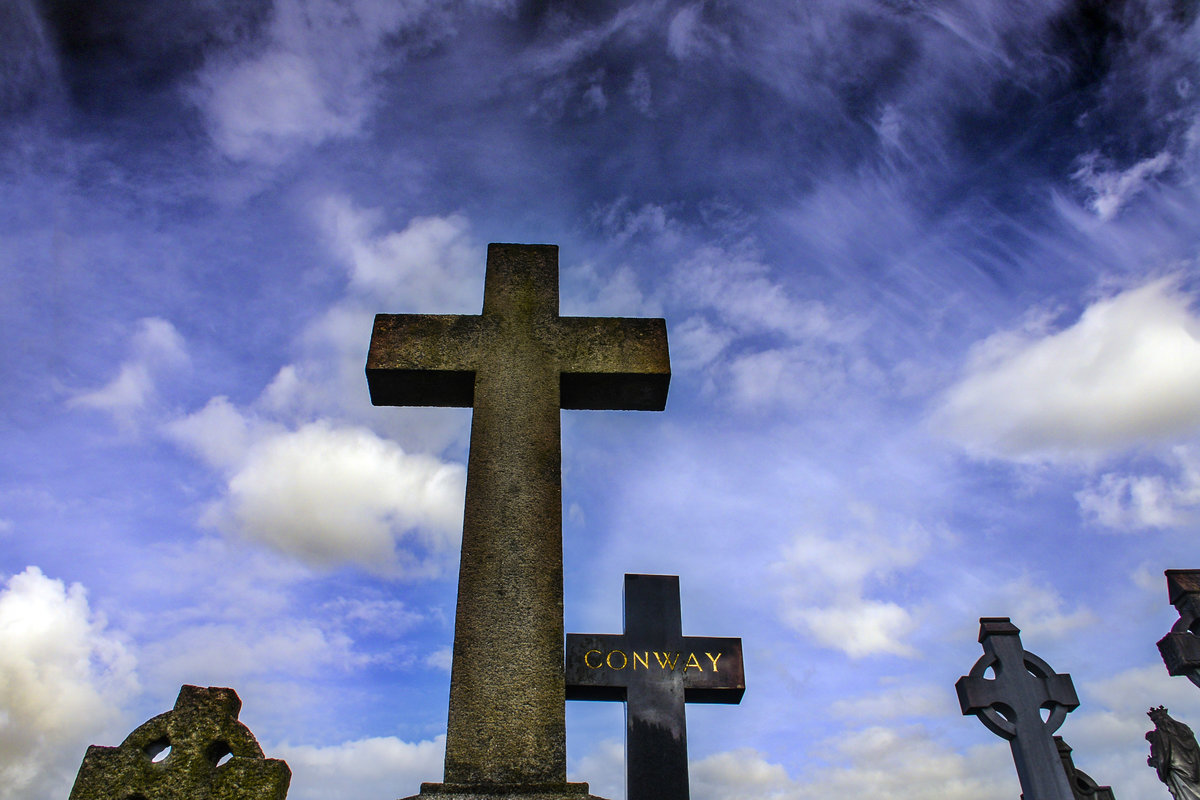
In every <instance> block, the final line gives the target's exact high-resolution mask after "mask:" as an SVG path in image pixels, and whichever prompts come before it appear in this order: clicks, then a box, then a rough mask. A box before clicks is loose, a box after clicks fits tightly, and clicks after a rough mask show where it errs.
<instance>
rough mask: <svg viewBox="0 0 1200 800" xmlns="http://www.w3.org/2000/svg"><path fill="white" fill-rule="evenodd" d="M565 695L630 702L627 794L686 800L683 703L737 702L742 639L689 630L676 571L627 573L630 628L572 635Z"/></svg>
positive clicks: (646, 799) (742, 685)
mask: <svg viewBox="0 0 1200 800" xmlns="http://www.w3.org/2000/svg"><path fill="white" fill-rule="evenodd" d="M566 664H567V699H568V700H619V701H624V703H625V797H626V800H687V798H688V795H689V789H688V759H687V725H686V721H685V719H684V704H685V703H739V702H741V700H742V695H743V694H744V693H745V691H746V678H745V672H744V669H743V666H742V640H741V639H737V638H728V637H723V638H717V637H711V636H684V635H683V622H682V616H681V614H680V607H679V578H678V576H675V575H626V576H625V632H624V633H591V634H583V633H571V634H567V661H566Z"/></svg>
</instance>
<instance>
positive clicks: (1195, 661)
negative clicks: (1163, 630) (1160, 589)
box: [1158, 569, 1200, 686]
mask: <svg viewBox="0 0 1200 800" xmlns="http://www.w3.org/2000/svg"><path fill="white" fill-rule="evenodd" d="M1166 576H1167V595H1168V596H1169V598H1170V601H1171V605H1173V606H1175V609H1176V610H1177V611H1178V612H1179V619H1178V620H1176V622H1175V624H1174V625H1173V626H1172V627H1171V632H1170V633H1168V634H1167V635H1166V636H1164V637H1163V638H1161V639H1159V640H1158V652H1159V653H1160V654H1161V655H1162V660H1163V663H1164V664H1166V665H1167V672H1168V674H1170V675H1174V676H1178V675H1185V676H1187V678H1188V680H1190V681H1191V682H1192V683H1194V684H1196V685H1197V686H1200V635H1198V634H1200V570H1196V569H1169V570H1167V571H1166Z"/></svg>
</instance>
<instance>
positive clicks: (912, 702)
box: [829, 684, 959, 721]
mask: <svg viewBox="0 0 1200 800" xmlns="http://www.w3.org/2000/svg"><path fill="white" fill-rule="evenodd" d="M829 710H830V713H831V714H833V715H834V716H837V717H846V718H849V719H854V720H868V719H869V720H873V721H878V720H886V719H901V718H913V717H937V716H942V717H947V716H949V717H953V716H955V715H957V714H958V713H959V708H958V704H957V703H956V702H955V699H954V692H953V691H950V689H949V688H948V687H946V686H934V685H931V684H920V685H900V686H893V687H889V688H888V689H885V690H883V691H880V692H875V693H873V694H868V695H864V696H861V697H855V698H850V699H842V700H835V701H833V703H832V705H830V707H829Z"/></svg>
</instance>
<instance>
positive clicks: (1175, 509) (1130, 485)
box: [1075, 445, 1200, 530]
mask: <svg viewBox="0 0 1200 800" xmlns="http://www.w3.org/2000/svg"><path fill="white" fill-rule="evenodd" d="M1167 462H1168V464H1169V465H1171V466H1173V467H1174V468H1175V470H1176V474H1175V476H1174V477H1168V476H1164V475H1133V474H1120V473H1115V472H1110V473H1106V474H1104V475H1101V476H1100V477H1099V478H1097V479H1095V480H1094V481H1092V483H1091V484H1090V485H1089V486H1087V487H1085V488H1084V489H1081V490H1080V491H1078V492H1076V493H1075V499H1076V500H1077V501H1078V502H1079V509H1080V511H1082V512H1083V515H1084V517H1086V518H1087V519H1089V520H1090V521H1092V522H1094V523H1096V524H1098V525H1103V526H1105V527H1108V528H1114V529H1117V530H1139V529H1144V528H1177V527H1181V526H1183V525H1187V524H1189V523H1191V522H1194V521H1195V519H1196V507H1197V505H1200V461H1198V460H1197V458H1196V456H1195V454H1194V453H1193V452H1192V449H1191V448H1190V447H1187V446H1182V445H1181V446H1179V447H1175V448H1172V450H1171V453H1170V455H1169V456H1168V457H1167Z"/></svg>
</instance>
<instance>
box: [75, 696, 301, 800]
mask: <svg viewBox="0 0 1200 800" xmlns="http://www.w3.org/2000/svg"><path fill="white" fill-rule="evenodd" d="M241 708H242V701H241V700H240V699H239V698H238V696H237V692H235V691H234V690H233V689H222V688H216V687H209V688H207V689H205V688H202V687H200V686H184V687H183V688H181V689H180V690H179V697H178V699H177V700H176V701H175V708H174V709H173V710H171V711H168V712H166V713H164V714H159V715H158V716H157V717H154V718H153V719H151V720H150V721H149V722H146V723H144V724H143V725H141V726H140V727H138V729H137V730H135V731H134V732H133V733H131V734H129V736H127V737H126V738H125V741H124V742H122V743H121V746H120V747H98V746H96V745H92V746H91V747H89V748H88V749H87V755H85V756H84V758H83V764H82V765H80V767H79V774H78V775H77V776H76V778H75V786H74V787H73V788H72V789H71V796H70V800H284V798H285V797H287V791H288V784H289V783H290V782H291V779H292V771H291V770H290V769H288V765H287V764H285V763H284V762H283V761H280V760H278V759H274V758H263V752H262V748H260V747H259V746H258V742H257V741H256V740H255V739H254V734H252V733H250V729H249V728H247V727H246V726H245V725H243V724H242V723H240V722H238V718H237V717H238V712H239V711H240V710H241ZM164 754H165V755H164Z"/></svg>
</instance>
